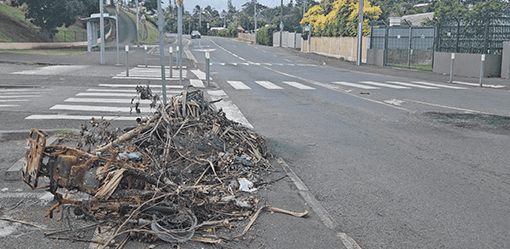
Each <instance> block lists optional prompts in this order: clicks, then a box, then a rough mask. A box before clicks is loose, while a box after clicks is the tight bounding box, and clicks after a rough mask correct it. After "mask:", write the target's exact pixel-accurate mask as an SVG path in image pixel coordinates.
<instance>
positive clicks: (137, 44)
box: [136, 0, 140, 48]
mask: <svg viewBox="0 0 510 249" xmlns="http://www.w3.org/2000/svg"><path fill="white" fill-rule="evenodd" d="M139 11H140V6H139V5H138V0H136V47H137V48H139V47H140V38H139V37H140V35H139V34H138V33H139V32H140V18H139V14H138V12H139Z"/></svg>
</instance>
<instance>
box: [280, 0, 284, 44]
mask: <svg viewBox="0 0 510 249" xmlns="http://www.w3.org/2000/svg"><path fill="white" fill-rule="evenodd" d="M282 40H283V0H282V3H281V5H280V48H281V47H282Z"/></svg>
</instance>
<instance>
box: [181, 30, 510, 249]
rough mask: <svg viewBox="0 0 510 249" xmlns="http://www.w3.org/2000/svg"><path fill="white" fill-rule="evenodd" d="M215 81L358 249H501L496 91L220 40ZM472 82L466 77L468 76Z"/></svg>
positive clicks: (501, 93) (502, 134)
mask: <svg viewBox="0 0 510 249" xmlns="http://www.w3.org/2000/svg"><path fill="white" fill-rule="evenodd" d="M191 48H194V50H193V49H192V51H194V55H195V57H196V58H199V63H204V62H203V61H204V60H203V58H204V56H203V51H204V49H216V50H215V51H214V52H212V53H211V63H212V66H211V69H212V71H213V79H214V82H215V83H216V84H218V85H219V87H220V88H221V89H223V90H224V91H225V92H226V93H227V95H228V96H229V97H230V99H231V100H232V102H233V103H235V104H236V105H237V106H238V108H239V109H240V110H241V111H242V113H243V114H244V116H245V117H246V119H247V120H248V122H249V123H250V124H251V125H253V127H254V128H255V129H256V130H257V131H258V132H260V133H261V134H263V135H264V136H266V137H267V138H268V139H269V140H270V146H271V148H272V150H273V152H274V153H275V154H277V155H279V156H282V157H283V158H284V159H285V160H286V161H287V162H289V164H291V165H292V167H293V169H294V171H295V172H296V173H297V174H298V176H299V177H300V178H301V179H302V180H303V181H304V183H305V184H306V185H307V186H308V188H309V189H310V191H311V192H312V193H313V195H314V196H315V197H316V198H317V199H318V200H319V201H320V202H321V204H322V205H323V206H324V207H325V208H326V210H327V211H328V212H329V213H330V214H331V216H332V217H333V219H334V221H336V223H337V224H338V227H336V228H335V229H337V230H338V231H342V232H345V233H347V234H349V235H350V236H352V237H353V238H354V239H355V240H356V241H357V242H358V244H359V245H360V246H361V248H480V247H488V248H508V247H510V244H509V243H510V241H509V240H508V238H509V237H510V234H509V232H508V231H509V199H510V198H509V197H510V196H509V192H508V184H509V183H510V181H509V179H508V176H509V173H510V172H509V170H508V167H507V165H508V162H509V156H508V153H506V150H507V149H506V148H507V146H508V145H509V140H508V134H509V130H508V128H509V127H508V118H507V117H508V116H509V115H510V113H509V110H508V108H507V107H508V105H507V103H508V102H507V101H508V100H507V99H508V94H509V93H508V89H507V90H504V89H502V88H501V89H498V88H497V87H498V86H493V87H495V88H482V89H481V88H479V87H476V86H473V85H465V84H449V83H446V82H435V81H427V80H423V79H415V78H409V77H394V76H387V75H380V74H373V73H370V72H355V71H351V70H347V69H343V68H341V67H340V68H339V67H332V66H328V65H322V64H320V63H317V62H316V61H312V60H307V59H304V58H302V57H298V56H295V54H293V53H289V52H288V51H286V50H283V49H278V48H272V47H265V46H258V45H250V44H246V43H242V42H235V41H232V40H228V39H221V38H204V39H201V40H194V41H193V45H192V46H191ZM475 85H476V84H475Z"/></svg>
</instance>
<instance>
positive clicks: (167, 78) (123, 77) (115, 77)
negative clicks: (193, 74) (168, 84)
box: [112, 74, 184, 81]
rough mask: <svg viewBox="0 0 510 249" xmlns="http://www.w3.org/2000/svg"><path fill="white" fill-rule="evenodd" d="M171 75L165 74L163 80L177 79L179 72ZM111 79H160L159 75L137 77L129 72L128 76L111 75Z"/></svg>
mask: <svg viewBox="0 0 510 249" xmlns="http://www.w3.org/2000/svg"><path fill="white" fill-rule="evenodd" d="M176 75H177V76H176ZM172 76H173V77H172V78H170V77H168V76H165V80H168V81H171V80H174V81H178V80H179V74H174V75H172ZM183 77H184V74H183ZM112 79H115V80H161V77H159V78H158V77H138V76H131V74H130V75H129V77H126V76H113V77H112Z"/></svg>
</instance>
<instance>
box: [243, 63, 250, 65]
mask: <svg viewBox="0 0 510 249" xmlns="http://www.w3.org/2000/svg"><path fill="white" fill-rule="evenodd" d="M241 64H243V65H245V66H249V65H250V63H241Z"/></svg>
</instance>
